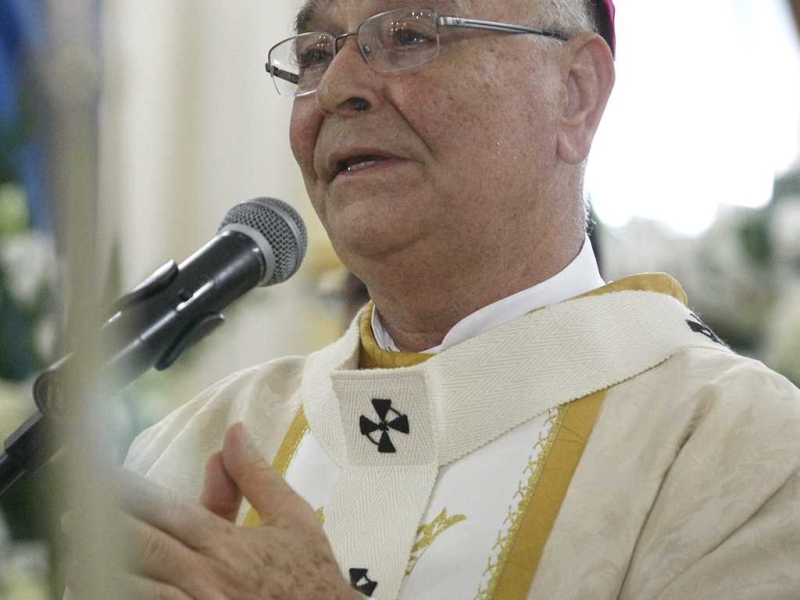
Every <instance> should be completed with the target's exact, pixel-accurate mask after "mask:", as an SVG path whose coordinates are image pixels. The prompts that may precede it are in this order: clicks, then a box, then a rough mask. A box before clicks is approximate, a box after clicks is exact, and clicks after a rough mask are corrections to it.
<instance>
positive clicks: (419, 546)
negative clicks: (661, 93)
mask: <svg viewBox="0 0 800 600" xmlns="http://www.w3.org/2000/svg"><path fill="white" fill-rule="evenodd" d="M613 12H614V9H613V5H612V3H611V1H610V0H593V1H591V2H589V1H585V2H584V0H549V1H548V0H541V1H537V0H509V1H507V2H494V3H489V2H476V1H471V0H452V1H444V0H442V1H433V2H429V3H427V4H426V5H424V6H422V7H418V6H417V5H416V4H414V3H410V2H407V1H405V0H398V1H393V2H383V1H381V0H376V1H375V2H358V1H356V0H311V1H310V2H309V3H308V4H307V5H306V6H305V7H304V8H303V9H302V11H301V12H300V14H299V16H298V19H297V30H298V31H297V33H298V35H297V36H296V37H294V38H292V39H290V40H287V41H285V42H282V43H280V44H278V45H277V46H275V47H274V48H273V50H272V51H271V52H270V59H269V63H268V65H267V69H268V71H269V72H270V74H271V75H272V77H273V79H274V80H275V82H276V85H277V87H278V90H279V92H281V93H282V94H284V95H287V96H289V97H293V98H294V100H293V102H294V112H293V115H292V122H291V143H292V149H293V151H294V154H295V156H296V158H297V161H298V163H299V165H300V167H301V170H302V173H303V176H304V178H305V184H306V187H307V190H308V194H309V197H310V198H311V201H312V203H313V205H314V208H315V209H316V211H317V213H318V214H319V216H320V218H321V220H322V222H323V223H324V224H325V227H326V229H327V232H328V234H329V236H330V238H331V240H332V242H333V245H334V247H335V249H336V251H337V252H338V254H339V256H340V257H341V259H342V260H343V261H344V263H345V264H346V265H347V266H348V267H349V268H350V269H351V270H352V271H353V273H355V274H356V275H358V277H360V278H361V279H362V280H363V281H364V282H365V283H366V285H367V287H368V288H369V293H370V297H371V299H372V303H371V304H369V305H368V306H367V307H366V308H365V309H364V310H363V311H362V312H361V313H360V314H359V316H358V317H357V318H356V320H355V321H354V323H353V325H352V326H351V328H350V329H349V331H348V332H347V333H346V334H345V335H344V337H343V338H342V339H340V340H339V341H338V342H336V343H335V344H333V345H332V346H330V347H328V348H325V349H323V350H321V351H319V352H317V353H315V354H312V355H311V356H309V357H308V358H306V359H300V358H290V359H283V360H278V361H274V362H271V363H269V364H266V365H263V366H260V367H256V368H252V369H249V370H247V371H244V372H241V373H238V374H235V375H233V376H231V377H230V378H228V379H226V380H225V381H223V382H221V383H220V384H218V385H216V386H215V387H213V388H212V389H210V390H208V391H207V392H205V393H203V394H202V395H201V396H200V397H198V398H197V399H195V400H194V401H192V402H191V403H189V404H187V405H186V406H184V407H183V408H181V409H180V410H178V411H176V412H175V413H174V414H172V415H171V416H170V417H168V418H167V419H166V420H165V421H163V422H162V423H160V424H158V425H156V426H155V427H154V428H152V429H150V430H149V431H147V432H145V433H144V434H142V435H141V436H140V438H139V439H138V440H137V441H136V442H135V443H134V445H133V447H132V449H131V451H130V455H129V458H128V461H127V464H128V466H129V468H130V469H131V470H133V471H135V472H137V473H139V474H141V475H143V476H144V477H146V478H147V480H149V481H147V480H145V479H139V478H135V479H134V483H128V484H126V485H127V486H128V487H127V494H126V497H125V499H124V505H125V508H126V510H127V512H128V513H129V515H130V516H131V517H132V518H131V519H128V520H126V521H125V522H127V523H129V525H130V529H131V533H132V535H133V536H134V537H135V539H137V540H139V542H140V544H141V546H140V547H141V552H140V554H139V564H138V566H137V569H136V572H135V573H134V574H131V575H129V576H126V577H125V580H126V582H127V583H128V584H129V585H131V586H132V587H133V588H134V589H136V590H138V591H139V592H140V593H141V595H142V596H144V597H152V598H223V597H224V598H281V599H294V598H297V599H300V598H302V599H305V600H307V599H312V598H326V599H338V598H356V597H365V596H369V597H373V598H376V599H380V600H394V599H396V598H403V599H414V600H420V599H462V598H481V599H489V598H495V599H502V600H514V599H520V600H522V599H525V598H537V599H544V598H558V599H560V600H568V599H572V598H574V599H578V598H598V599H614V598H620V599H631V600H634V599H636V600H641V599H645V598H646V599H655V598H658V599H660V600H685V599H687V598H720V599H721V598H725V599H730V598H736V599H743V598H752V599H764V598H770V599H776V598H786V599H789V598H798V597H800V569H798V564H797V561H798V557H800V471H799V470H800V436H798V427H800V392H798V390H797V389H796V388H794V387H793V386H792V385H791V384H790V383H789V382H787V381H786V380H785V379H783V378H782V377H780V376H779V375H777V374H775V373H773V372H771V371H769V370H768V369H766V368H765V367H763V366H762V365H760V364H758V363H756V362H753V361H750V360H747V359H744V358H740V357H737V356H735V355H734V354H733V353H732V352H730V351H729V350H728V348H727V347H725V345H724V344H723V343H722V342H721V341H720V340H719V339H718V338H717V337H716V336H715V335H714V334H713V332H712V331H710V330H709V329H708V328H707V327H706V326H705V325H704V324H703V323H702V322H701V321H700V320H699V319H698V318H697V317H696V316H695V315H693V314H692V313H691V312H690V311H689V309H687V308H686V304H687V300H686V297H685V295H684V293H683V291H682V290H681V288H680V286H679V285H678V284H677V283H676V282H675V281H674V280H672V279H670V278H669V277H668V276H664V275H646V276H644V275H643V276H635V277H632V278H629V279H625V280H622V281H618V282H615V283H612V284H609V285H606V284H605V283H604V282H603V281H602V279H601V278H600V275H599V273H598V269H597V264H596V261H595V259H594V256H593V254H592V251H591V247H590V245H589V244H588V243H587V242H586V235H585V222H586V217H585V210H584V202H583V173H584V167H585V163H586V160H587V156H588V154H589V149H590V146H591V143H592V138H593V136H594V133H595V131H596V129H597V126H598V124H599V122H600V119H601V117H602V114H603V111H604V108H605V106H606V102H607V100H608V97H609V95H610V93H611V89H612V87H613V83H614V62H613V51H614V34H613ZM657 118H661V117H657ZM240 421H242V422H244V425H242V424H240V423H239V422H240ZM245 427H246V428H247V430H249V432H250V435H251V436H252V437H250V436H248V434H247V433H246V432H245ZM265 461H270V462H271V463H272V468H269V467H267V466H266V462H265ZM153 482H155V483H153ZM162 486H163V487H162ZM164 488H169V489H170V490H172V491H167V490H165V489H164ZM176 492H177V493H176ZM243 497H244V498H245V499H246V500H247V502H244V503H243V502H242V499H243Z"/></svg>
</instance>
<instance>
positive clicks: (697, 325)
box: [686, 313, 725, 346]
mask: <svg viewBox="0 0 800 600" xmlns="http://www.w3.org/2000/svg"><path fill="white" fill-rule="evenodd" d="M692 318H694V319H695V320H694V321H692V320H691V319H687V321H686V324H687V325H688V326H689V327H690V328H691V330H692V331H694V332H695V333H700V334H702V335H704V336H706V337H707V338H708V339H710V340H711V341H712V342H715V343H717V344H720V345H721V346H725V342H723V341H722V339H720V337H719V336H718V335H717V334H716V333H714V330H713V329H711V327H709V326H708V325H706V324H705V323H703V321H701V320H700V317H698V316H697V315H696V314H694V313H692Z"/></svg>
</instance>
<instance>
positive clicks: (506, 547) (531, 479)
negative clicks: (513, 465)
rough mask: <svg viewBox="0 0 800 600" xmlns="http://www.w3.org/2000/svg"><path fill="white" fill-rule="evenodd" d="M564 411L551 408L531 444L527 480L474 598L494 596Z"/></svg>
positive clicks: (526, 468)
mask: <svg viewBox="0 0 800 600" xmlns="http://www.w3.org/2000/svg"><path fill="white" fill-rule="evenodd" d="M564 413H565V409H564V408H563V407H561V408H557V409H551V410H550V415H549V416H548V418H547V422H546V424H545V427H544V428H543V429H542V431H541V433H540V434H539V439H538V441H537V442H536V445H535V446H534V453H533V456H535V458H533V456H532V457H531V459H530V460H529V462H528V465H527V466H526V467H525V471H524V472H523V475H525V474H526V473H527V474H528V479H527V481H526V482H525V483H522V482H520V483H519V485H518V487H517V491H516V493H515V494H514V499H515V500H517V499H518V502H517V504H516V506H514V505H513V504H512V505H511V506H509V508H508V516H507V517H506V519H505V521H503V525H508V528H507V530H506V531H505V533H503V532H502V531H501V532H499V533H498V534H497V541H496V542H495V544H494V546H493V547H492V549H493V550H497V555H496V556H495V557H489V562H488V565H487V567H486V570H485V571H484V572H483V575H484V577H486V576H487V575H488V577H489V581H488V582H487V583H486V585H485V586H484V585H481V587H480V589H479V590H478V594H477V596H476V597H475V598H476V600H490V599H491V598H494V592H495V589H496V587H497V583H498V580H499V578H500V574H501V572H502V571H501V568H500V567H501V566H502V565H504V564H505V562H506V560H507V558H508V554H509V552H510V551H511V547H512V542H513V540H514V538H515V536H516V534H517V531H518V530H519V526H520V523H521V522H522V517H523V516H524V515H525V512H526V510H527V509H528V507H529V505H530V501H531V497H532V496H533V492H534V490H535V489H536V485H537V484H538V482H539V476H540V475H541V473H542V467H543V466H544V463H545V460H546V459H547V455H548V454H549V453H550V449H551V448H552V447H553V442H554V441H555V439H556V436H557V435H558V431H559V429H560V428H561V423H562V421H563V419H564ZM537 449H539V452H538V453H537V452H536V450H537Z"/></svg>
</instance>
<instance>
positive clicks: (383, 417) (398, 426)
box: [359, 398, 411, 454]
mask: <svg viewBox="0 0 800 600" xmlns="http://www.w3.org/2000/svg"><path fill="white" fill-rule="evenodd" d="M372 406H373V407H374V408H375V412H376V413H378V423H375V422H374V421H372V420H371V419H368V418H367V417H365V416H363V415H362V416H361V420H360V422H359V425H360V427H361V435H363V436H366V438H367V439H368V440H369V441H370V442H372V443H373V444H375V445H376V446H377V447H378V452H380V453H381V454H394V453H395V452H397V449H396V448H395V447H394V444H393V443H392V438H391V435H390V431H399V432H400V433H406V434H407V433H409V432H410V431H411V429H410V428H409V425H408V416H406V415H403V414H400V413H399V412H397V411H396V410H395V409H393V408H392V401H391V400H383V399H381V398H374V399H373V400H372ZM389 413H391V415H390V414H389ZM390 418H391V420H390ZM378 431H380V432H381V434H380V439H378V440H377V441H376V440H375V438H374V437H373V434H377V432H378Z"/></svg>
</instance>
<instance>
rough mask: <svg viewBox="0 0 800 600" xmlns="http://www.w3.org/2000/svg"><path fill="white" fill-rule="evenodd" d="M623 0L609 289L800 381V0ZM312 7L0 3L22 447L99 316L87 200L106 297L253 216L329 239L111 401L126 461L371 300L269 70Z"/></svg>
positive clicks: (20, 562)
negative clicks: (44, 383) (357, 295)
mask: <svg viewBox="0 0 800 600" xmlns="http://www.w3.org/2000/svg"><path fill="white" fill-rule="evenodd" d="M793 2H794V4H793ZM616 3H617V7H618V39H619V51H618V59H617V71H618V76H617V77H618V79H617V81H618V83H617V88H616V90H615V93H614V96H613V97H612V100H611V103H610V105H609V108H608V112H607V116H606V119H605V120H604V123H603V125H602V128H601V130H600V132H599V134H598V138H597V140H596V144H595V148H594V151H593V156H592V158H591V161H590V167H589V172H588V193H589V196H590V198H591V200H592V203H593V207H594V212H595V220H596V222H597V225H596V228H595V234H594V236H595V241H596V243H597V246H598V248H599V258H600V261H601V268H602V271H603V274H604V277H605V278H606V280H613V279H618V278H620V277H623V276H625V275H628V274H631V273H635V272H641V271H667V272H669V273H671V274H672V275H674V276H676V277H677V278H678V279H679V280H680V281H681V282H682V283H683V285H684V286H685V287H686V289H687V292H688V293H689V298H690V300H691V303H692V306H693V308H694V309H695V310H696V311H697V312H698V313H699V314H700V316H701V317H702V318H703V319H704V320H705V321H706V322H707V323H708V324H709V325H711V326H712V327H713V328H714V329H715V330H716V331H717V332H718V333H719V334H720V335H721V336H722V337H723V338H724V339H726V340H727V341H728V342H729V343H730V344H731V345H732V346H734V347H735V348H736V349H737V350H738V351H739V352H741V353H743V354H746V355H750V356H753V357H756V358H758V359H759V360H762V361H764V362H766V363H767V364H769V365H770V366H772V367H773V368H774V369H776V370H778V371H780V372H782V373H783V374H784V375H786V376H787V377H789V378H790V379H792V380H793V381H795V382H796V383H800V36H798V30H799V29H800V25H798V23H797V21H796V18H797V16H798V15H800V7H798V4H799V3H798V2H795V1H794V0H704V1H703V2H702V3H698V2H696V1H690V0H677V1H675V2H672V3H670V4H669V7H670V9H671V10H670V11H667V10H665V8H664V4H663V2H657V0H617V2H616ZM297 7H298V4H297V1H296V0H273V1H271V2H264V1H263V0H236V2H233V3H226V5H225V7H224V8H223V7H222V5H221V4H220V3H219V2H214V1H212V0H170V1H169V2H163V1H161V0H137V1H136V2H130V1H125V0H105V1H101V0H69V1H68V0H49V1H48V0H0V435H2V436H3V439H5V437H6V436H7V435H8V434H10V433H11V432H12V431H13V430H14V429H15V428H16V427H17V426H18V425H19V424H20V423H22V421H23V420H24V419H25V418H26V417H27V416H28V415H30V414H31V413H32V412H33V402H32V398H31V383H32V381H33V379H34V378H35V376H36V374H37V373H38V372H40V371H41V370H42V369H43V368H44V367H46V366H47V365H48V364H51V363H52V362H53V361H54V360H55V359H57V358H58V357H59V355H60V352H59V348H60V345H61V342H62V332H63V331H64V329H65V327H66V325H67V324H68V322H69V321H70V319H71V318H73V317H74V315H76V314H80V311H81V309H82V307H80V306H74V303H70V301H69V296H70V294H69V293H68V291H67V290H68V287H69V286H67V285H65V283H66V282H65V279H66V278H67V276H66V274H65V257H66V256H67V254H68V248H67V247H66V246H67V244H66V240H67V239H68V236H67V232H66V231H65V229H64V226H63V223H64V222H65V220H66V217H67V216H68V215H67V214H65V211H69V210H70V208H68V205H69V204H68V202H67V198H68V197H72V198H74V197H75V196H76V195H78V196H79V195H80V191H81V190H90V192H91V193H89V194H87V203H89V209H90V210H89V212H87V213H86V214H87V216H86V217H85V218H84V217H81V221H80V226H81V227H84V228H85V232H86V235H87V236H89V237H90V238H91V239H92V240H93V248H94V254H95V260H96V265H97V266H96V267H95V268H94V272H93V280H92V285H93V286H96V290H95V291H96V293H97V294H98V295H99V296H100V297H101V298H105V299H106V300H107V302H109V303H110V302H111V301H112V300H114V299H116V298H117V297H119V296H120V295H121V294H122V293H123V292H124V291H125V290H127V289H129V288H130V287H132V286H133V285H135V284H136V283H138V282H139V281H140V280H142V279H143V278H144V277H146V276H147V275H149V274H150V273H151V272H152V271H153V270H154V269H155V268H156V267H158V266H159V265H161V264H162V263H164V262H165V261H166V260H168V259H169V258H174V259H176V260H177V261H178V262H180V261H181V260H183V259H184V258H186V257H187V256H188V255H189V254H191V253H192V252H193V251H194V250H196V249H197V248H199V247H200V245H202V244H203V243H205V242H206V241H207V240H209V239H210V238H211V237H212V236H213V235H214V233H215V232H216V229H217V227H218V226H219V223H220V221H221V220H222V217H223V216H224V215H225V213H226V212H227V211H228V209H229V208H230V207H231V206H232V205H233V204H235V203H237V202H240V201H242V200H246V199H249V198H253V197H256V196H265V195H267V196H273V197H276V198H280V199H282V200H285V201H288V202H289V203H291V204H292V205H294V206H295V207H296V208H297V210H298V211H300V213H301V214H302V215H303V216H304V218H305V220H306V222H307V224H308V226H309V230H310V238H311V245H310V249H309V253H308V256H307V258H306V261H305V263H304V265H303V267H302V268H301V271H300V273H299V274H298V275H297V276H296V277H295V278H293V279H292V280H291V281H290V282H288V283H286V284H284V285H281V286H278V287H275V288H269V289H259V290H255V291H253V292H251V293H250V294H248V295H247V296H245V297H244V298H243V299H242V301H240V302H239V303H238V304H237V305H235V306H234V307H233V308H231V309H229V310H228V311H227V313H226V317H227V323H226V325H225V326H224V327H223V328H222V329H221V330H219V331H218V332H216V333H215V334H214V336H213V337H211V338H210V339H208V340H206V341H204V342H202V343H201V344H199V345H198V346H197V347H195V348H194V349H193V350H192V351H191V352H189V353H188V354H187V355H186V356H184V357H183V358H182V359H181V360H180V361H179V362H178V363H177V364H176V365H175V366H174V367H173V368H171V369H170V370H169V371H166V372H164V373H150V374H148V375H146V376H145V377H143V378H142V379H141V380H140V381H138V382H137V383H136V384H135V385H134V386H132V387H130V388H129V389H127V390H126V391H125V392H124V393H123V394H121V395H120V397H119V398H117V399H114V400H113V401H112V402H113V415H114V416H113V423H109V424H108V427H109V428H110V429H113V431H114V432H115V434H116V437H115V439H117V440H118V443H117V453H118V456H119V458H121V457H122V456H124V452H125V449H126V448H127V445H128V443H129V442H130V440H131V439H132V438H133V436H134V435H135V434H136V433H138V432H139V431H140V430H141V429H143V428H144V427H146V426H148V425H149V424H151V423H153V422H155V421H156V420H158V419H159V418H161V417H162V416H163V415H165V414H166V413H167V412H169V411H170V410H171V409H173V408H175V407H176V406H178V405H180V404H182V403H184V402H186V401H187V400H189V399H190V398H191V397H192V396H193V395H194V394H195V393H197V392H198V391H200V390H201V389H203V388H204V387H206V386H207V385H209V384H211V383H212V382H214V381H216V380H218V379H220V378H221V377H223V376H225V375H227V374H229V373H231V372H233V371H236V370H239V369H242V368H245V367H247V366H250V365H253V364H256V363H260V362H263V361H266V360H269V359H271V358H274V357H277V356H281V355H286V354H304V353H308V352H310V351H312V350H314V349H316V348H319V347H320V346H322V345H324V344H326V343H328V342H330V341H332V340H333V339H335V338H336V337H337V335H338V334H339V332H340V331H341V329H342V327H343V326H344V323H345V321H346V319H347V315H348V314H349V312H348V311H349V308H350V306H349V301H348V299H349V298H351V297H352V292H353V288H352V286H351V283H350V282H349V281H348V279H347V276H346V272H345V271H344V269H343V268H342V267H341V265H340V264H339V262H338V260H337V259H336V257H335V256H334V254H333V252H332V250H331V249H330V247H329V245H328V244H327V242H326V239H325V236H324V232H323V231H322V228H321V225H320V224H319V222H318V221H317V219H316V217H315V216H314V215H313V213H312V211H311V209H310V206H309V203H308V200H307V198H306V196H305V192H304V190H303V186H302V182H301V179H300V176H299V171H298V170H297V168H296V166H295V164H294V162H293V159H292V157H291V154H290V151H289V145H288V136H287V132H288V119H289V113H290V110H291V106H290V103H289V102H288V101H286V100H285V99H282V98H280V97H278V95H277V94H275V92H274V90H273V88H272V83H271V81H270V80H269V78H268V76H267V75H266V73H265V72H264V68H263V63H264V61H265V60H266V55H267V51H268V50H269V48H270V46H271V45H272V44H273V43H275V42H276V41H278V40H280V39H282V38H284V37H286V36H288V35H290V33H291V24H292V19H293V15H294V13H295V11H296V9H297ZM793 14H794V17H793ZM76 149H81V152H77V150H76ZM77 184H80V185H77ZM69 206H71V205H69ZM73 218H74V214H73ZM48 481H49V480H48V476H47V473H46V472H45V473H43V474H41V475H40V474H37V475H36V476H34V477H28V478H26V479H25V480H24V481H22V482H21V483H18V484H17V485H16V486H15V487H14V488H13V489H12V491H11V492H9V493H7V494H6V495H5V496H3V497H1V498H0V599H5V598H14V599H18V598H19V599H27V598H30V599H38V598H50V597H51V596H52V597H57V596H58V594H59V593H60V591H55V590H57V589H58V574H57V569H55V568H54V565H55V564H56V563H57V561H56V559H55V557H56V556H57V553H58V549H59V544H58V543H57V542H56V541H54V540H52V539H51V537H50V536H51V535H52V534H51V528H50V526H49V525H50V524H51V522H52V520H53V515H52V514H48V513H47V510H46V509H45V508H43V506H44V504H43V501H42V499H43V498H47V497H48V495H52V487H50V485H49V483H48ZM51 512H52V511H51ZM56 518H57V517H56ZM51 588H52V590H53V591H51Z"/></svg>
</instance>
